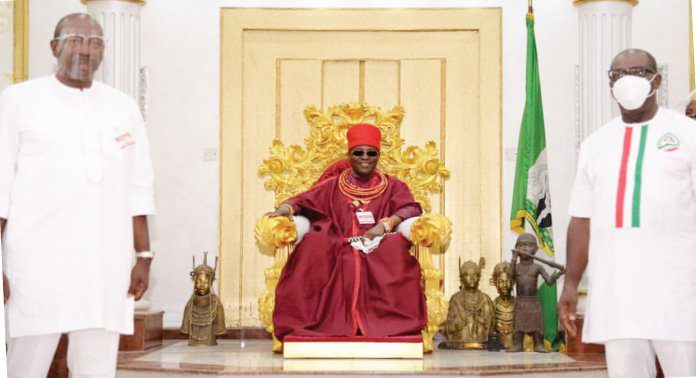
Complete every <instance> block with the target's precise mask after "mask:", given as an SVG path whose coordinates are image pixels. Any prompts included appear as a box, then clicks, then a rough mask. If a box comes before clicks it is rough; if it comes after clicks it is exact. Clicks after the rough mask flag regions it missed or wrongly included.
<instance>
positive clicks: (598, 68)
mask: <svg viewBox="0 0 696 378" xmlns="http://www.w3.org/2000/svg"><path fill="white" fill-rule="evenodd" d="M637 2H638V1H637V0H573V3H574V4H575V5H576V6H577V8H578V17H579V20H578V21H579V22H578V24H579V26H580V31H579V39H580V40H579V41H578V46H579V48H580V54H579V57H580V72H579V73H580V75H579V76H580V77H579V85H580V88H578V89H579V106H580V109H579V110H580V111H579V117H580V119H579V127H580V130H578V131H579V132H578V134H579V135H578V138H579V139H580V140H578V146H579V142H581V141H582V140H584V139H585V138H587V137H588V136H589V135H590V134H592V132H594V131H595V130H597V129H598V128H599V127H600V126H602V125H603V124H605V123H606V122H607V121H609V120H610V119H612V118H614V117H615V116H617V115H618V114H619V109H618V107H617V106H616V105H615V103H614V100H613V99H612V97H611V94H610V92H609V78H608V77H607V71H608V70H609V65H610V63H611V60H612V59H613V58H614V56H615V55H616V54H617V53H619V52H620V51H622V50H625V49H627V48H629V47H631V13H632V10H633V6H635V5H636V4H637Z"/></svg>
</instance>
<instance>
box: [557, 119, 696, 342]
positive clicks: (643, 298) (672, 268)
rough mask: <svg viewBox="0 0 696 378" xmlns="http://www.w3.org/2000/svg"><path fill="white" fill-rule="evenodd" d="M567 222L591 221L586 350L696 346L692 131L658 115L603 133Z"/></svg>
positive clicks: (695, 147) (594, 143) (695, 128)
mask: <svg viewBox="0 0 696 378" xmlns="http://www.w3.org/2000/svg"><path fill="white" fill-rule="evenodd" d="M570 215H572V216H574V217H581V218H590V250H589V262H588V266H587V275H588V283H589V287H588V300H587V309H586V312H585V323H584V326H583V335H582V339H583V342H586V343H588V342H589V343H597V342H600V343H601V342H605V341H608V340H616V339H650V340H670V341H696V122H694V121H692V120H691V119H689V118H687V117H685V116H684V115H682V114H679V113H677V112H674V111H672V110H668V109H665V108H660V109H659V110H658V112H657V114H656V115H655V117H654V118H653V119H651V120H649V121H646V122H641V123H637V124H625V123H624V122H623V121H622V120H621V118H620V117H618V118H615V119H614V120H612V121H610V122H609V123H608V124H606V125H604V126H603V127H601V128H600V129H598V130H597V131H596V132H595V133H593V134H592V135H591V136H590V137H589V138H588V139H587V140H586V141H585V142H584V143H583V144H582V148H581V150H580V156H579V159H578V171H577V176H576V179H575V186H574V188H573V193H572V196H571V201H570Z"/></svg>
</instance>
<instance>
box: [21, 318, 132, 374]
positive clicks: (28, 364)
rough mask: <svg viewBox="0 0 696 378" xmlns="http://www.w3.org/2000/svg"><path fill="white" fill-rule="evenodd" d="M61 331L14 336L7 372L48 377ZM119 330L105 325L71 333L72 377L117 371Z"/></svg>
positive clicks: (70, 359)
mask: <svg viewBox="0 0 696 378" xmlns="http://www.w3.org/2000/svg"><path fill="white" fill-rule="evenodd" d="M60 335H61V334H60V333H54V334H50V335H39V336H25V337H13V338H10V339H9V341H8V343H7V376H8V377H11V378H15V377H17V378H19V377H23V378H24V377H26V378H45V377H46V375H47V374H48V370H49V369H50V367H51V362H52V361H53V355H54V354H55V352H56V347H57V346H58V342H59V341H60ZM118 341H119V334H118V333H116V332H110V331H106V330H104V329H87V330H80V331H73V332H69V333H68V369H69V370H70V376H71V377H90V378H92V377H93V378H106V377H114V376H115V375H116V359H117V357H118Z"/></svg>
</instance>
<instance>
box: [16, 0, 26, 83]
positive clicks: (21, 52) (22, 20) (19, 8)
mask: <svg viewBox="0 0 696 378" xmlns="http://www.w3.org/2000/svg"><path fill="white" fill-rule="evenodd" d="M13 17H14V18H13V24H14V28H13V29H14V30H13V32H14V43H13V56H14V58H13V65H12V82H14V83H19V82H20V81H24V80H27V79H28V78H29V0H15V2H14V11H13Z"/></svg>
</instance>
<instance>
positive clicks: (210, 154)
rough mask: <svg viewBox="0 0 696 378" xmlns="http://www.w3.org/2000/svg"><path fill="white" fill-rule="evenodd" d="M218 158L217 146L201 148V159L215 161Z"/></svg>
mask: <svg viewBox="0 0 696 378" xmlns="http://www.w3.org/2000/svg"><path fill="white" fill-rule="evenodd" d="M217 159H218V149H217V148H204V149H203V161H217Z"/></svg>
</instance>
